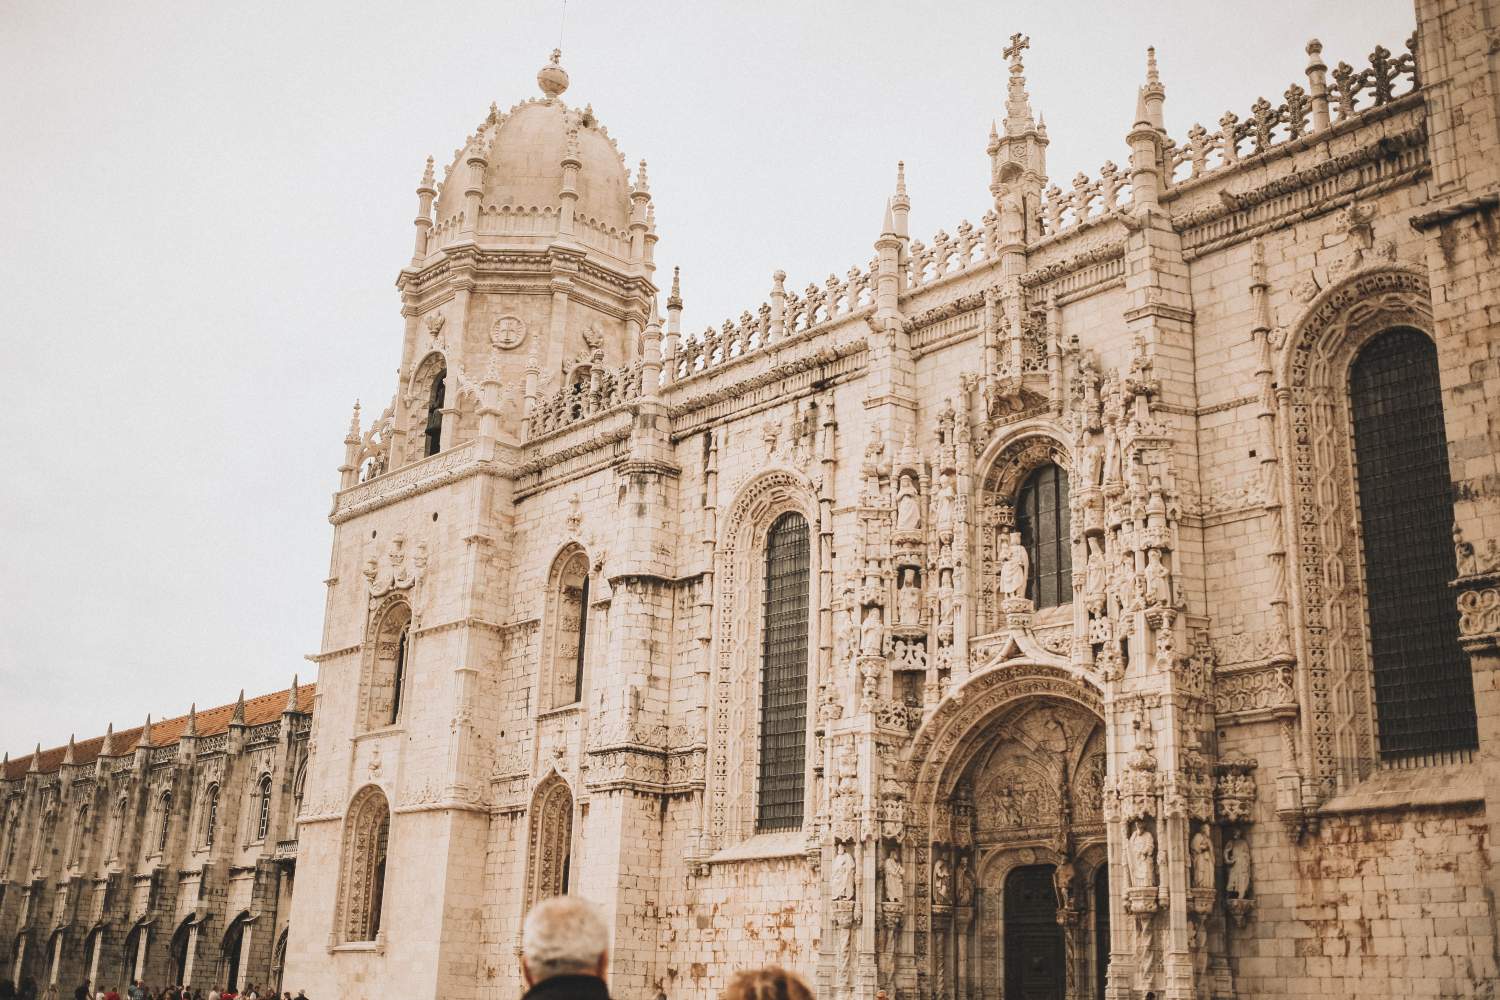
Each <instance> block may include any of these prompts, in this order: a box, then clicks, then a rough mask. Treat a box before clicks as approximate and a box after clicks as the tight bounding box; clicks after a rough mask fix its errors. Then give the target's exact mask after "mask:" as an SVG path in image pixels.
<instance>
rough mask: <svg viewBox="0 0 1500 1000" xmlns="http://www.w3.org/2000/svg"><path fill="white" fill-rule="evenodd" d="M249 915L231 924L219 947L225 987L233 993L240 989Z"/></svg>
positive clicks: (240, 916) (242, 916)
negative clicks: (246, 925)
mask: <svg viewBox="0 0 1500 1000" xmlns="http://www.w3.org/2000/svg"><path fill="white" fill-rule="evenodd" d="M249 916H250V915H249V913H244V912H242V913H241V914H240V915H239V916H237V917H235V918H234V920H233V921H232V922H231V923H230V924H229V929H228V930H227V931H225V932H224V940H223V942H222V943H221V944H220V945H219V967H220V971H221V974H222V976H223V981H224V986H225V988H226V989H228V990H229V991H231V992H237V991H238V990H239V987H240V985H241V984H240V973H241V971H242V969H241V965H242V961H241V960H242V959H243V957H244V956H243V951H244V944H245V924H246V922H247V921H248V918H249Z"/></svg>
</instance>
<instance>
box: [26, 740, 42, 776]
mask: <svg viewBox="0 0 1500 1000" xmlns="http://www.w3.org/2000/svg"><path fill="white" fill-rule="evenodd" d="M27 770H29V771H31V772H32V773H33V774H37V773H40V772H41V770H42V744H41V743H40V742H38V743H37V745H36V749H35V750H33V751H32V753H31V767H29V768H28V769H27Z"/></svg>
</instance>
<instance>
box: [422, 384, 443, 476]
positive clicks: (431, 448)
mask: <svg viewBox="0 0 1500 1000" xmlns="http://www.w3.org/2000/svg"><path fill="white" fill-rule="evenodd" d="M447 386H448V369H447V368H440V369H438V373H437V374H436V375H434V376H433V377H432V391H431V392H430V393H429V394H428V396H427V427H426V430H425V431H424V432H423V435H424V437H425V438H426V441H427V444H426V449H425V450H424V451H423V455H436V454H437V453H438V452H439V451H441V450H442V448H443V401H444V398H445V397H446V395H447Z"/></svg>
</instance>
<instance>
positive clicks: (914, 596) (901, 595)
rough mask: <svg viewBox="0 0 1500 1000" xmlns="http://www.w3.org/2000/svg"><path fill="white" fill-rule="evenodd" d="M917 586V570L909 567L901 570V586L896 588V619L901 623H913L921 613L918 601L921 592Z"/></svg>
mask: <svg viewBox="0 0 1500 1000" xmlns="http://www.w3.org/2000/svg"><path fill="white" fill-rule="evenodd" d="M920 589H921V588H920V587H918V586H917V571H916V570H914V569H911V568H907V569H903V570H902V571H901V586H900V587H899V588H897V590H896V621H897V623H898V624H901V625H915V624H916V623H917V618H918V617H919V616H920V614H921V610H920V608H919V607H918V603H919V601H920V599H921V594H920V593H918V591H919V590H920Z"/></svg>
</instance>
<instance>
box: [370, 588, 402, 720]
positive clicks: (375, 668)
mask: <svg viewBox="0 0 1500 1000" xmlns="http://www.w3.org/2000/svg"><path fill="white" fill-rule="evenodd" d="M370 620H371V627H370V636H369V639H368V641H367V651H366V654H365V656H366V668H365V671H366V677H365V692H364V712H363V715H364V727H363V728H365V729H376V728H379V727H382V726H390V725H395V724H396V722H397V721H399V718H400V712H401V697H402V690H403V688H404V687H405V683H406V676H407V674H409V673H410V667H411V653H412V650H411V646H412V641H411V621H412V612H411V605H410V604H409V603H407V601H406V599H405V597H399V596H392V597H389V598H387V599H386V600H385V601H384V603H382V604H381V605H380V606H379V607H378V608H376V610H375V611H374V612H373V613H372V614H371V616H370Z"/></svg>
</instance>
